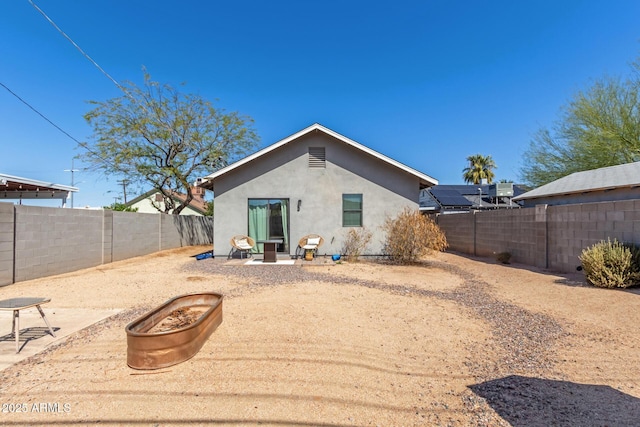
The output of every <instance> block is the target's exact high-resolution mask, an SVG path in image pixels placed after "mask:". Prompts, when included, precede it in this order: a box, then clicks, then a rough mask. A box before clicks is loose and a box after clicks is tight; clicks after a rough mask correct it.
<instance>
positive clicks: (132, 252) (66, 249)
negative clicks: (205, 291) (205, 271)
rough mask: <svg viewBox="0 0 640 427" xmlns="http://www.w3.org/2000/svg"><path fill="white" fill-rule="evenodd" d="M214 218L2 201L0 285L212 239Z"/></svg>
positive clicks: (0, 209) (0, 220) (208, 242)
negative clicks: (41, 205)
mask: <svg viewBox="0 0 640 427" xmlns="http://www.w3.org/2000/svg"><path fill="white" fill-rule="evenodd" d="M212 235H213V218H211V217H196V216H178V217H174V216H173V215H164V214H140V213H130V212H113V211H109V210H104V211H102V210H100V211H92V210H81V209H62V208H47V207H38V206H15V205H13V204H12V203H0V286H4V285H8V284H11V283H14V282H18V281H24V280H30V279H35V278H38V277H46V276H50V275H54V274H61V273H67V272H70V271H76V270H79V269H82V268H88V267H94V266H96V265H100V264H107V263H110V262H113V261H118V260H122V259H126V258H131V257H135V256H140V255H146V254H149V253H153V252H157V251H159V250H163V249H171V248H177V247H181V246H191V245H201V244H213V240H212Z"/></svg>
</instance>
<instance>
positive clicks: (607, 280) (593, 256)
mask: <svg viewBox="0 0 640 427" xmlns="http://www.w3.org/2000/svg"><path fill="white" fill-rule="evenodd" d="M580 262H581V263H582V268H583V270H584V274H585V278H586V280H587V282H588V283H590V284H591V285H594V286H598V287H602V288H628V287H630V286H635V285H638V284H640V250H639V249H638V247H637V246H635V245H632V244H623V243H620V242H618V241H617V240H615V239H614V240H613V242H612V241H610V240H607V241H606V242H605V241H601V242H598V243H596V244H595V245H593V246H591V247H589V248H587V249H585V250H583V251H582V253H581V254H580Z"/></svg>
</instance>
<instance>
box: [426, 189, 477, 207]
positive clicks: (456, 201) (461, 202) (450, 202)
mask: <svg viewBox="0 0 640 427" xmlns="http://www.w3.org/2000/svg"><path fill="white" fill-rule="evenodd" d="M429 191H430V192H431V194H432V195H433V197H435V198H436V200H437V201H438V203H440V205H441V206H472V203H471V202H470V201H469V200H467V199H466V198H464V197H463V196H461V195H460V193H459V192H457V191H456V190H450V189H439V188H438V189H431V190H429Z"/></svg>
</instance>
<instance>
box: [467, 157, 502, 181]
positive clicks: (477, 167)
mask: <svg viewBox="0 0 640 427" xmlns="http://www.w3.org/2000/svg"><path fill="white" fill-rule="evenodd" d="M467 161H468V162H469V166H467V167H466V168H464V169H463V170H462V172H463V174H462V177H463V178H464V182H466V183H473V184H480V182H482V180H483V179H486V180H487V183H489V184H491V181H493V177H494V176H495V174H494V173H493V169H497V168H498V167H497V166H496V162H494V161H493V159H492V158H491V156H483V155H482V154H474V155H473V156H469V157H467Z"/></svg>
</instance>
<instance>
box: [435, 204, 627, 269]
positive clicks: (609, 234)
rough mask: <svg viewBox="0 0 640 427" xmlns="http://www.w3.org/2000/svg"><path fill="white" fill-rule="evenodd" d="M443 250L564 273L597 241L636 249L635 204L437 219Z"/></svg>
mask: <svg viewBox="0 0 640 427" xmlns="http://www.w3.org/2000/svg"><path fill="white" fill-rule="evenodd" d="M435 219H436V222H437V223H438V225H439V226H440V228H442V230H443V231H444V232H445V234H446V236H447V241H448V242H449V249H451V250H454V251H457V252H462V253H465V254H469V255H475V256H484V257H492V256H494V255H495V254H497V253H500V252H510V253H511V255H512V258H511V260H512V261H513V262H518V263H522V264H528V265H533V266H536V267H541V268H547V269H549V270H553V271H558V272H563V273H569V272H575V271H576V267H578V266H579V265H580V260H579V259H578V257H579V256H580V254H581V253H582V251H583V249H585V248H587V247H589V246H591V245H593V244H594V243H597V242H599V241H601V240H607V239H611V240H613V239H617V240H618V241H621V242H628V243H635V244H640V200H624V201H615V202H599V203H584V204H575V205H560V206H547V205H539V206H536V207H533V208H523V209H507V210H494V211H476V212H469V213H459V214H438V215H437V216H436V218H435Z"/></svg>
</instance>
